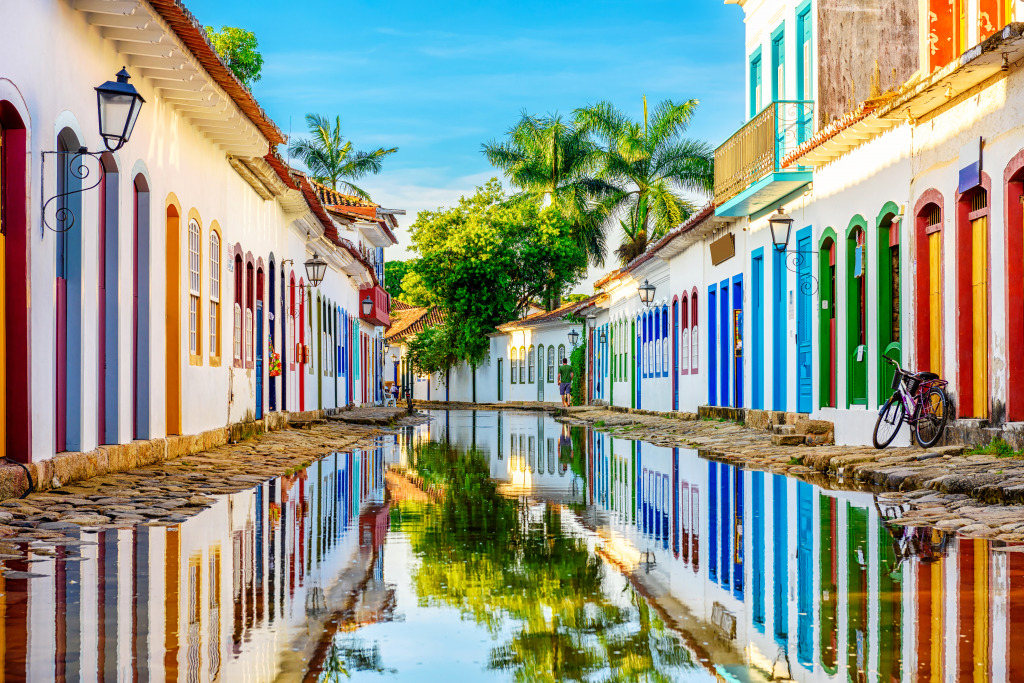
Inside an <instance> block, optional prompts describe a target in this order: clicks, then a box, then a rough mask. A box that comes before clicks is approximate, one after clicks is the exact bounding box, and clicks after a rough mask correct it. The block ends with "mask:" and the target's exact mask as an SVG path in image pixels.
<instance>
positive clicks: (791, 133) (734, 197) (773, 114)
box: [715, 100, 814, 216]
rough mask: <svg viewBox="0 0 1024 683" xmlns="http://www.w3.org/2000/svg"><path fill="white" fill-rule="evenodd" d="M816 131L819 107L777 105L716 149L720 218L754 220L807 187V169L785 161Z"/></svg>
mask: <svg viewBox="0 0 1024 683" xmlns="http://www.w3.org/2000/svg"><path fill="white" fill-rule="evenodd" d="M813 131H814V102H812V101H809V100H783V101H780V102H772V103H771V104H769V105H768V106H767V107H765V108H764V109H762V110H761V111H760V112H759V113H758V114H757V115H756V116H754V118H752V119H751V120H750V121H748V122H747V123H746V125H744V126H743V127H742V128H740V129H739V130H738V131H736V132H735V133H734V134H733V135H732V137H730V138H729V139H728V140H726V141H725V142H724V143H723V144H722V145H721V146H720V147H719V148H718V149H716V150H715V206H716V210H715V213H717V214H718V215H720V216H741V215H750V214H752V213H755V212H757V211H759V210H760V209H762V208H764V207H766V206H769V205H770V204H771V203H772V202H774V201H777V200H778V199H780V198H782V197H785V196H786V195H788V194H790V193H791V192H793V191H795V190H797V189H799V188H800V187H802V186H803V185H806V184H807V183H808V182H810V180H811V173H810V170H809V169H808V168H805V167H802V166H790V167H787V168H786V169H785V170H783V169H782V166H781V164H782V160H783V159H785V158H786V156H787V155H789V154H790V153H791V152H793V151H795V150H796V149H797V148H798V147H799V146H800V145H802V144H803V143H804V142H806V141H807V139H808V138H809V137H810V136H811V135H812V134H813Z"/></svg>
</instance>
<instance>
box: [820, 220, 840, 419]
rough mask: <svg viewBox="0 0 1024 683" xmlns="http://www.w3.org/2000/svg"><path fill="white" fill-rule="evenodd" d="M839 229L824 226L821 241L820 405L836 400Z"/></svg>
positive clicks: (834, 402)
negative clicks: (837, 234) (837, 255)
mask: <svg viewBox="0 0 1024 683" xmlns="http://www.w3.org/2000/svg"><path fill="white" fill-rule="evenodd" d="M837 244H838V241H837V236H836V231H835V230H833V229H832V228H825V230H824V231H823V232H822V234H821V239H820V240H819V242H818V301H819V304H818V311H819V314H818V315H819V317H818V405H819V406H820V407H822V408H826V407H832V408H836V407H838V404H837V402H836V399H837V395H836V384H837V381H836V378H837V375H836V323H837V320H836V296H835V294H836V284H837V283H836V246H837Z"/></svg>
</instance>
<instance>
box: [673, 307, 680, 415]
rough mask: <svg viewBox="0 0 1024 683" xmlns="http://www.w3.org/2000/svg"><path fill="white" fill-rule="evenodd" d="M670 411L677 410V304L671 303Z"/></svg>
mask: <svg viewBox="0 0 1024 683" xmlns="http://www.w3.org/2000/svg"><path fill="white" fill-rule="evenodd" d="M672 410H679V302H678V301H673V302H672Z"/></svg>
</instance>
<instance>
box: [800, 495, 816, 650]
mask: <svg viewBox="0 0 1024 683" xmlns="http://www.w3.org/2000/svg"><path fill="white" fill-rule="evenodd" d="M812 495H813V492H812V489H811V485H810V484H808V483H807V482H804V481H798V482H797V484H796V528H797V537H798V540H797V551H796V562H797V568H796V599H797V610H796V614H797V617H796V633H797V643H796V652H797V660H799V662H800V663H801V664H802V665H803V666H805V667H807V668H810V667H811V664H812V662H813V654H814V633H813V628H814V626H813V619H814V608H813V605H812V601H813V599H814V564H813V558H812V552H813V550H814V510H813V508H812V507H811V500H812Z"/></svg>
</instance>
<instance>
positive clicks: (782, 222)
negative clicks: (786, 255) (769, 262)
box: [768, 206, 793, 253]
mask: <svg viewBox="0 0 1024 683" xmlns="http://www.w3.org/2000/svg"><path fill="white" fill-rule="evenodd" d="M768 227H769V228H771V230H772V244H773V245H774V246H775V251H778V252H780V253H781V252H783V251H786V249H788V248H789V236H790V233H792V232H793V219H792V218H791V217H790V216H789V214H787V213H785V212H784V211H783V210H782V207H781V206H780V207H779V210H778V211H776V212H775V213H773V214H772V215H771V217H770V218H769V219H768Z"/></svg>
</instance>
